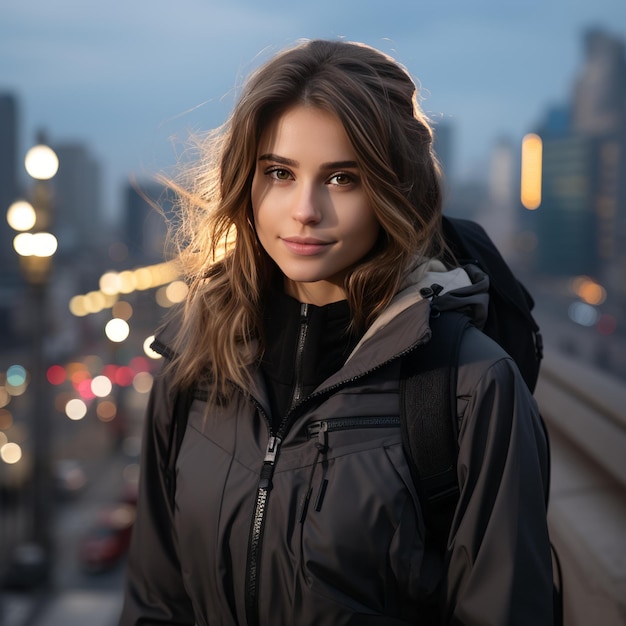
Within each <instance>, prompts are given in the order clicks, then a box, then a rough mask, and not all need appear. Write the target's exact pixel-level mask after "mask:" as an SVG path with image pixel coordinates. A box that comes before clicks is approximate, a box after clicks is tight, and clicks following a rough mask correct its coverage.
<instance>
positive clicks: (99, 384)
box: [91, 375, 113, 398]
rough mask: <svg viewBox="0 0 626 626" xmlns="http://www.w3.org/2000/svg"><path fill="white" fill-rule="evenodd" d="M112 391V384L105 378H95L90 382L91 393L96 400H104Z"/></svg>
mask: <svg viewBox="0 0 626 626" xmlns="http://www.w3.org/2000/svg"><path fill="white" fill-rule="evenodd" d="M112 390H113V383H111V381H110V380H109V379H108V378H107V377H106V376H102V375H100V376H96V377H95V378H94V379H93V380H92V381H91V391H92V393H93V394H94V395H95V396H96V397H98V398H105V397H106V396H108V395H109V394H110V393H111V391H112Z"/></svg>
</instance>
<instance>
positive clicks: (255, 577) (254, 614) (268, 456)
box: [245, 303, 430, 626]
mask: <svg viewBox="0 0 626 626" xmlns="http://www.w3.org/2000/svg"><path fill="white" fill-rule="evenodd" d="M307 332H308V305H307V304H306V303H303V304H302V308H301V310H300V334H299V337H298V349H297V352H296V361H295V366H296V385H295V388H294V393H293V396H292V400H291V408H290V409H289V411H288V413H287V415H286V416H285V417H284V418H283V420H282V422H281V423H280V426H279V428H278V432H277V434H276V435H274V434H273V433H272V428H271V423H270V421H269V419H268V418H267V416H265V413H264V411H263V410H262V408H261V406H260V404H259V403H258V402H256V401H255V404H257V407H258V408H259V410H260V411H261V413H262V414H263V415H264V417H265V419H266V421H267V423H268V426H269V429H270V437H269V441H268V444H267V449H266V452H265V458H264V460H263V468H262V469H261V475H260V478H259V485H258V488H257V497H256V504H255V507H254V514H253V516H252V523H251V526H250V536H249V539H248V559H247V564H246V591H245V593H246V597H245V607H246V621H247V624H248V626H257V625H258V623H259V582H260V581H259V566H260V562H261V550H262V547H263V531H264V528H265V514H266V512H267V503H268V499H269V493H270V491H271V489H272V476H273V475H274V468H275V464H276V458H277V456H278V451H279V449H280V444H281V442H282V440H283V438H284V436H285V433H286V432H287V430H288V425H289V423H290V421H291V419H292V418H293V415H294V414H295V409H296V408H302V407H303V406H304V405H306V403H307V401H308V400H311V399H313V398H317V397H320V396H322V395H328V394H330V393H332V392H334V391H336V390H337V389H340V388H341V387H344V386H345V385H347V384H350V383H352V382H355V381H357V380H359V379H360V378H363V377H364V376H366V375H368V374H370V373H372V372H375V371H377V370H379V369H381V368H382V367H384V366H385V365H387V364H388V363H390V362H391V361H394V360H395V359H397V358H402V357H403V356H405V355H407V354H409V353H410V352H412V351H413V350H414V349H416V348H417V347H418V346H419V345H421V344H422V343H424V342H425V341H428V339H429V338H430V335H429V336H428V337H424V338H422V340H421V341H418V342H416V343H415V344H413V345H412V346H411V347H410V348H408V349H406V350H404V351H403V352H400V353H398V354H396V355H394V357H393V358H392V359H389V360H388V361H385V362H384V363H379V364H378V365H377V366H376V367H373V368H371V369H369V370H367V371H366V372H362V373H361V374H359V375H358V376H353V377H352V378H349V379H346V380H343V381H341V382H340V383H337V384H335V385H333V386H331V387H328V388H327V389H324V390H322V391H318V392H317V393H313V394H311V395H310V396H308V397H307V398H305V399H302V397H301V396H302V380H301V368H302V357H303V354H304V347H305V343H306V337H307ZM375 419H377V420H380V419H390V420H394V419H397V421H398V423H399V418H375ZM322 421H324V422H325V423H326V424H327V425H328V423H329V422H332V420H322ZM345 421H348V420H345ZM386 425H393V424H391V423H389V424H386ZM327 427H328V426H327ZM352 427H355V426H352ZM333 429H335V428H334V427H333ZM321 432H324V433H325V432H328V431H327V430H326V431H321ZM324 437H325V434H324Z"/></svg>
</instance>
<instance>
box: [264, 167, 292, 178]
mask: <svg viewBox="0 0 626 626" xmlns="http://www.w3.org/2000/svg"><path fill="white" fill-rule="evenodd" d="M266 173H267V175H268V176H270V177H271V178H274V179H275V180H289V179H290V178H291V174H290V173H289V170H285V169H283V168H280V167H275V168H272V169H270V170H268V171H267V172H266Z"/></svg>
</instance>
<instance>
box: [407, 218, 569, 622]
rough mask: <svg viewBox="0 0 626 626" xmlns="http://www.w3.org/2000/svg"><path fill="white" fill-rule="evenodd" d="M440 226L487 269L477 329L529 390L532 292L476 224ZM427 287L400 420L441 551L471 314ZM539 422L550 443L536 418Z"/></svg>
mask: <svg viewBox="0 0 626 626" xmlns="http://www.w3.org/2000/svg"><path fill="white" fill-rule="evenodd" d="M443 232H444V238H445V240H446V243H447V244H448V246H449V247H450V248H451V250H452V252H453V253H454V256H455V258H456V260H457V262H458V263H459V264H460V265H465V264H467V263H472V264H474V265H477V266H478V267H480V269H482V270H483V271H484V272H485V273H486V274H487V275H488V276H489V279H490V286H489V310H488V315H487V320H486V324H485V327H484V328H483V329H482V330H483V332H484V333H485V334H487V335H488V336H490V337H491V338H492V339H494V340H495V341H496V342H497V343H498V344H500V346H502V348H504V350H505V351H506V352H507V353H508V354H509V355H510V356H511V357H512V358H513V360H514V361H515V362H516V364H517V366H518V369H519V370H520V373H521V374H522V377H523V378H524V380H525V382H526V384H527V386H528V388H529V389H530V391H531V392H532V391H534V389H535V385H536V383H537V378H538V375H539V368H540V365H541V359H542V357H543V342H542V338H541V334H540V332H539V326H538V324H537V322H536V321H535V319H534V318H533V315H532V309H533V307H534V302H533V299H532V297H531V296H530V294H529V292H528V291H527V290H526V288H525V287H524V286H523V285H522V284H521V283H520V282H519V281H518V280H517V279H516V278H515V276H514V275H513V273H512V272H511V269H510V268H509V266H508V265H507V263H506V261H505V260H504V259H503V258H502V256H501V255H500V253H499V252H498V250H497V248H496V246H495V244H494V243H493V242H492V241H491V239H490V238H489V236H488V235H487V233H486V232H485V230H484V229H483V228H482V227H481V226H480V225H479V224H477V223H475V222H472V221H469V220H462V219H453V218H445V217H444V219H443ZM431 291H433V293H434V294H435V295H434V297H433V302H432V309H431V310H432V313H431V321H430V325H431V329H432V338H431V340H430V341H429V342H428V343H427V344H425V345H424V346H422V347H420V349H419V350H416V351H415V352H414V353H413V354H414V356H413V357H412V358H410V359H407V360H406V361H405V362H404V363H403V373H402V375H401V393H400V396H401V420H400V423H401V429H402V439H403V446H404V450H405V454H406V456H407V459H408V461H409V466H410V469H411V473H412V476H413V480H414V482H415V485H416V488H417V490H418V492H419V494H420V499H421V502H422V508H423V512H424V516H425V521H426V525H427V527H428V529H429V531H430V533H431V535H432V537H433V538H434V540H435V541H436V542H437V545H439V547H440V550H441V551H442V552H443V551H444V550H445V546H446V543H447V539H448V535H449V532H450V528H451V526H452V518H453V516H454V511H455V509H456V504H457V501H458V498H459V486H458V483H457V473H456V461H457V456H458V443H457V437H458V427H459V425H458V423H457V416H456V385H457V380H456V373H457V363H458V355H459V347H460V343H461V338H462V336H463V333H464V331H465V329H466V328H467V327H468V326H469V325H471V322H470V320H469V318H468V317H467V316H466V315H464V314H463V313H459V312H456V311H454V312H452V311H449V312H443V313H440V312H438V311H437V305H436V289H434V290H433V289H431ZM541 425H542V426H543V429H544V432H545V435H546V441H548V444H549V438H548V432H547V429H546V427H545V424H544V422H543V420H541ZM548 471H549V467H548ZM546 506H547V495H546ZM552 555H553V564H554V568H555V584H554V587H553V596H554V624H555V625H559V626H560V625H561V624H562V623H563V591H562V574H561V567H560V563H559V559H558V555H557V554H556V552H555V550H554V547H552Z"/></svg>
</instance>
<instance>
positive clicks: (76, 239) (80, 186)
mask: <svg viewBox="0 0 626 626" xmlns="http://www.w3.org/2000/svg"><path fill="white" fill-rule="evenodd" d="M53 148H54V151H55V152H56V153H57V156H58V157H59V171H58V172H57V174H56V176H55V177H54V179H53V187H54V200H53V216H52V222H53V223H52V230H53V232H54V233H55V235H56V237H57V239H58V242H59V248H58V252H57V257H58V259H59V261H60V262H63V261H64V260H66V259H71V258H75V256H76V255H77V254H82V253H85V252H94V251H95V250H97V249H98V248H99V247H100V245H102V243H103V241H102V238H103V217H102V210H101V199H100V198H101V189H100V165H99V163H98V162H97V161H96V160H95V159H94V157H93V156H92V155H91V154H90V152H89V150H88V149H87V147H86V146H85V145H83V144H81V143H55V145H54V146H53Z"/></svg>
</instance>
